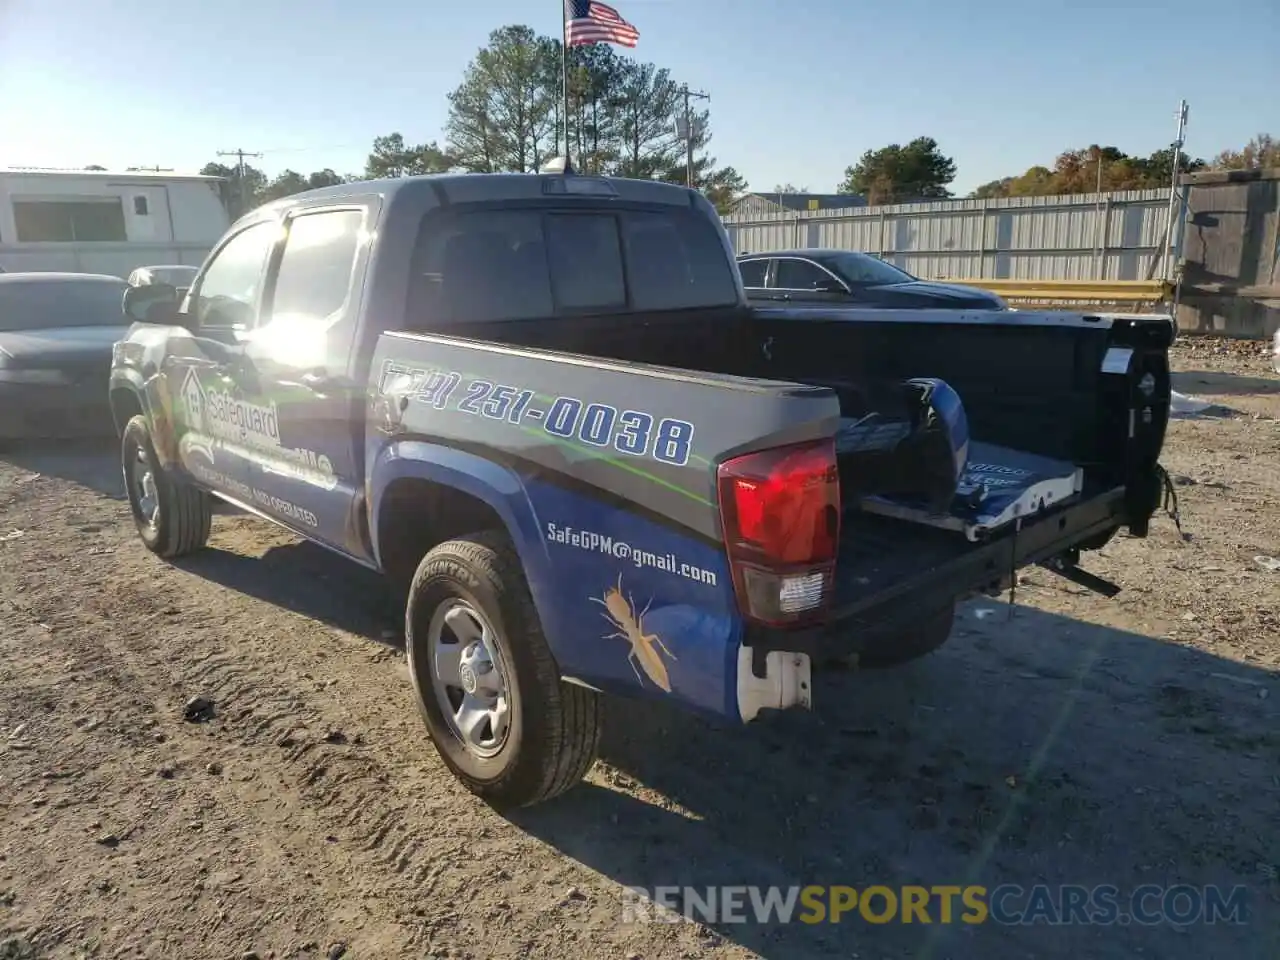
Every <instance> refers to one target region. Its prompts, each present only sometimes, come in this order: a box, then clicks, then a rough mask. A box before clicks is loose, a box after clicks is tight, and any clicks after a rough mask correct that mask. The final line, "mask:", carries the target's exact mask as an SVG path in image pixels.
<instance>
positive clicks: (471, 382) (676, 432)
mask: <svg viewBox="0 0 1280 960" xmlns="http://www.w3.org/2000/svg"><path fill="white" fill-rule="evenodd" d="M406 381H407V382H406ZM397 382H398V383H399V384H400V393H401V395H403V396H407V397H409V398H410V399H411V400H414V401H416V402H418V403H421V404H424V405H427V406H430V407H431V408H433V409H435V410H449V411H455V412H458V413H465V414H469V415H471V416H477V417H484V418H486V419H489V420H494V421H498V422H500V423H509V424H513V425H515V426H533V425H535V424H536V425H537V426H538V427H540V428H541V429H542V430H543V431H544V432H546V433H547V434H548V435H550V436H552V437H557V438H559V439H561V440H577V441H579V442H581V443H583V444H586V445H588V446H591V447H597V448H599V449H601V450H607V451H610V452H616V453H620V454H624V455H625V456H629V457H649V458H652V459H654V460H657V461H659V462H660V463H669V464H673V465H675V466H678V467H682V466H684V465H685V464H686V463H688V462H689V459H690V457H691V456H692V453H693V439H694V426H693V424H692V423H690V422H689V421H688V420H683V419H680V418H676V417H664V418H663V419H661V420H656V419H655V418H654V416H653V414H652V413H649V412H647V411H645V410H619V409H618V408H617V407H616V406H614V405H613V404H610V403H601V402H598V401H591V400H584V399H583V398H580V397H572V396H564V395H560V396H555V397H552V398H550V399H549V401H548V399H547V398H545V397H543V396H542V395H540V394H538V393H536V392H535V391H533V390H529V389H523V388H521V387H520V386H518V385H517V386H508V385H506V384H496V383H494V382H493V381H491V380H487V379H484V378H482V377H469V378H468V377H464V375H463V374H462V373H459V372H458V371H456V370H441V369H427V368H423V367H413V366H409V365H407V364H403V363H398V362H396V361H394V360H386V361H384V362H383V364H382V371H381V377H380V379H379V390H380V391H381V392H387V388H388V387H389V386H390V385H392V384H396V383H397ZM704 462H705V459H704Z"/></svg>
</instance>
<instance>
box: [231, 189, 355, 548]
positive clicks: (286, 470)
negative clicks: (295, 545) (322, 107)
mask: <svg viewBox="0 0 1280 960" xmlns="http://www.w3.org/2000/svg"><path fill="white" fill-rule="evenodd" d="M371 215H372V207H371V205H366V204H361V203H346V202H344V203H343V204H342V205H334V206H326V207H304V208H300V209H298V210H296V211H294V212H293V213H291V214H290V215H289V216H288V217H287V218H286V220H285V222H284V226H285V230H286V233H285V237H284V242H283V245H282V247H281V249H280V251H279V253H278V255H277V257H276V258H274V262H273V263H272V264H271V267H270V269H269V271H268V275H267V284H266V291H265V294H264V298H263V308H262V311H261V313H260V315H259V322H258V324H257V325H256V326H255V328H254V330H253V331H252V333H251V334H250V335H249V336H248V337H247V338H246V343H245V357H246V361H247V362H246V365H245V373H244V376H243V377H242V378H241V388H242V390H243V391H244V392H245V393H246V394H247V395H252V396H253V397H254V402H255V403H256V405H257V407H259V408H261V409H262V410H264V411H265V414H264V421H263V422H264V423H266V424H269V425H270V427H271V429H270V431H269V432H268V433H265V434H263V435H262V436H260V437H259V439H260V440H261V441H262V442H261V443H260V444H258V445H257V446H256V447H255V450H254V457H253V460H252V462H251V464H250V481H251V483H252V484H253V488H254V489H253V498H254V499H253V506H254V507H255V508H257V509H259V510H261V511H262V512H263V513H265V514H267V515H268V516H271V517H274V518H275V519H277V520H279V521H280V522H282V523H284V524H286V525H288V526H291V527H293V528H295V529H297V530H298V531H299V532H301V533H303V534H305V535H306V536H308V537H311V538H314V539H316V540H319V541H322V542H324V543H326V544H328V545H329V546H331V547H334V548H335V549H337V550H339V551H341V552H343V553H345V554H347V555H349V556H352V557H354V558H356V559H360V560H368V559H369V558H370V556H371V551H370V549H369V542H368V535H367V531H366V530H365V528H364V525H363V522H362V520H361V519H360V518H362V517H363V514H364V511H363V510H358V509H357V505H358V501H359V500H360V498H361V496H362V494H361V491H362V489H363V483H362V479H363V472H364V456H363V441H364V422H365V410H364V403H365V396H364V385H363V384H362V383H359V382H357V381H356V379H354V378H353V377H351V376H350V375H349V369H350V363H349V361H350V356H351V348H352V343H353V342H354V339H355V329H356V323H357V319H358V315H359V308H360V296H361V292H362V290H363V281H364V272H365V268H366V266H367V259H368V247H369V243H368V239H369V230H368V218H369V217H370V216H371Z"/></svg>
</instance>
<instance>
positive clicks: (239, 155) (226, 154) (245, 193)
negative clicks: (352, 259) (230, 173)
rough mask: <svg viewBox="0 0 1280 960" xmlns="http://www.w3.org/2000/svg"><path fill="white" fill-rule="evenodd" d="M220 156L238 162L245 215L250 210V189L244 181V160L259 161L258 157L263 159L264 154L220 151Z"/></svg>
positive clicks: (241, 205)
mask: <svg viewBox="0 0 1280 960" xmlns="http://www.w3.org/2000/svg"><path fill="white" fill-rule="evenodd" d="M218 156H220V157H235V158H236V159H237V161H238V163H237V168H238V171H239V172H238V174H237V176H238V178H239V180H240V212H241V213H243V212H244V211H246V210H248V209H249V188H248V185H247V184H246V183H245V179H244V158H245V157H253V158H254V159H257V158H258V157H261V156H262V154H261V153H246V152H245V151H244V150H219V151H218Z"/></svg>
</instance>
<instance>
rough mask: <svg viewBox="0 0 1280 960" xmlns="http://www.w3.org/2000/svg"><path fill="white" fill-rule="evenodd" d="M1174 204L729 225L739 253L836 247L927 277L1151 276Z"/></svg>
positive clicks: (1008, 206) (1000, 203)
mask: <svg viewBox="0 0 1280 960" xmlns="http://www.w3.org/2000/svg"><path fill="white" fill-rule="evenodd" d="M1169 207H1170V204H1169V191H1167V190H1126V191H1121V192H1117V193H1104V194H1076V195H1072V196H1063V197H1010V198H1006V199H999V200H938V201H933V202H930V203H913V204H899V205H894V206H883V207H861V208H856V209H852V210H840V211H822V210H819V211H812V212H810V211H804V212H800V213H792V212H784V213H777V214H751V215H733V216H728V217H725V218H724V225H725V228H726V229H727V230H728V233H729V237H730V239H731V240H732V241H733V245H734V249H735V250H736V251H737V252H738V253H740V254H741V253H767V252H769V251H770V250H785V249H791V248H805V247H808V248H812V247H835V248H839V249H843V250H861V251H864V252H866V253H874V254H876V255H878V256H880V257H883V258H884V259H885V260H887V261H888V262H889V263H892V264H895V265H897V266H899V267H901V268H902V269H904V270H906V271H908V272H910V273H913V274H915V275H916V276H919V277H926V278H948V277H955V278H965V279H978V280H980V279H1000V280H1144V279H1146V277H1147V271H1148V269H1149V268H1150V267H1151V265H1152V263H1151V262H1152V258H1158V257H1159V256H1160V253H1161V249H1162V245H1163V244H1164V243H1165V233H1166V229H1167V227H1168V223H1169ZM1155 275H1156V276H1158V275H1159V271H1158V270H1157V273H1156V274H1155Z"/></svg>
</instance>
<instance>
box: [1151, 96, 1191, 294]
mask: <svg viewBox="0 0 1280 960" xmlns="http://www.w3.org/2000/svg"><path fill="white" fill-rule="evenodd" d="M1186 129H1187V101H1185V100H1181V101H1179V102H1178V137H1177V139H1176V140H1174V141H1173V143H1172V144H1171V146H1172V147H1173V175H1172V176H1171V177H1170V184H1169V219H1168V223H1167V224H1166V226H1165V231H1164V240H1163V242H1162V244H1161V249H1160V253H1159V254H1158V255H1156V256H1153V257H1152V258H1151V265H1150V266H1149V267H1148V268H1147V279H1148V280H1150V279H1151V278H1152V277H1154V276H1155V273H1156V266H1157V264H1159V265H1160V266H1161V267H1163V269H1162V270H1161V274H1162V275H1163V276H1164V278H1165V279H1166V280H1172V279H1173V275H1174V273H1175V272H1176V266H1177V265H1176V264H1175V263H1174V256H1173V250H1174V246H1175V244H1176V243H1177V237H1176V236H1175V231H1174V218H1175V217H1176V216H1177V215H1178V208H1179V207H1180V206H1181V204H1180V203H1179V199H1180V197H1179V190H1178V175H1179V172H1180V171H1179V169H1178V168H1179V167H1180V166H1181V164H1182V148H1183V146H1184V145H1185V144H1186V142H1187V141H1186Z"/></svg>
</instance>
